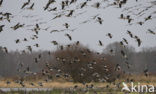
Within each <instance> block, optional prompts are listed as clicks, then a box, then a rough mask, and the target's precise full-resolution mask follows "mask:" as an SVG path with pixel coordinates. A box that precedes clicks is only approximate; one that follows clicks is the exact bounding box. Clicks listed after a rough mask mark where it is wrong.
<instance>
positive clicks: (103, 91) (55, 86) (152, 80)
mask: <svg viewBox="0 0 156 94" xmlns="http://www.w3.org/2000/svg"><path fill="white" fill-rule="evenodd" d="M126 78H129V79H133V82H134V83H138V82H139V83H140V84H141V85H154V86H156V76H149V77H145V76H141V75H138V76H136V75H133V76H126V77H122V79H118V80H116V81H115V83H111V84H110V83H107V82H103V83H95V82H92V83H87V85H88V86H90V85H92V84H93V85H94V88H86V85H83V84H81V83H73V82H67V81H62V80H60V81H59V80H57V81H48V82H45V81H44V80H42V79H40V80H39V79H38V80H25V81H24V84H25V87H26V88H51V89H52V90H48V91H29V92H28V91H27V92H25V91H22V90H19V91H14V90H12V91H9V92H2V91H0V94H127V93H124V92H121V88H122V87H123V86H122V84H121V83H122V82H126ZM7 81H9V82H10V83H9V84H7ZM31 83H33V84H34V85H33V86H32V85H31ZM39 83H42V84H43V86H40V85H39ZM117 83H120V87H119V88H117ZM127 83H128V82H127ZM128 84H130V82H129V83H128ZM75 86H77V88H74V87H75ZM0 88H21V85H20V84H19V83H15V81H14V80H13V79H10V78H8V79H4V78H3V79H1V80H0ZM128 94H139V93H128ZM141 94H149V93H141ZM155 94H156V93H155Z"/></svg>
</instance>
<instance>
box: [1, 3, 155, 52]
mask: <svg viewBox="0 0 156 94" xmlns="http://www.w3.org/2000/svg"><path fill="white" fill-rule="evenodd" d="M3 1H4V2H3V4H2V6H1V7H0V12H3V13H5V12H10V13H12V16H13V17H12V18H11V22H10V23H9V22H8V21H7V20H3V21H0V25H3V24H4V25H5V27H4V30H3V31H2V32H1V33H0V46H3V47H7V48H8V49H9V50H17V49H18V50H23V49H26V46H28V45H31V46H32V47H33V50H54V49H55V48H56V46H54V45H53V44H51V43H50V42H51V41H53V40H56V41H58V43H60V44H64V45H67V44H68V43H73V42H75V41H80V42H81V43H82V44H84V45H86V46H88V47H89V48H91V49H94V50H96V51H102V50H103V49H104V48H105V47H106V46H107V45H108V44H110V43H113V42H115V41H121V40H122V38H126V39H127V40H128V42H129V45H132V46H134V47H135V48H136V50H140V49H142V48H143V47H154V46H156V42H155V40H156V35H152V34H150V33H147V29H151V30H153V31H155V32H156V19H155V18H156V13H153V12H154V11H156V6H153V7H151V8H150V9H149V10H147V11H145V12H143V13H142V14H141V15H140V16H137V15H135V14H137V13H139V12H140V11H142V10H144V9H145V8H146V7H149V6H151V5H152V4H153V3H151V1H155V0H138V2H137V3H136V0H128V2H127V4H126V5H124V6H123V7H122V8H118V7H117V6H109V7H108V4H111V3H112V2H110V1H113V0H109V1H107V0H92V1H89V2H88V3H87V6H85V7H84V8H82V9H77V10H75V12H74V14H73V16H72V17H66V16H62V17H61V18H58V19H54V20H52V19H53V18H54V17H55V16H56V14H60V13H65V15H67V14H68V13H69V10H71V9H75V8H79V7H80V5H81V3H82V2H84V0H77V3H75V4H73V5H71V6H69V7H66V9H65V10H64V12H63V11H62V10H61V9H60V8H61V6H60V4H61V0H57V2H56V3H55V4H51V5H50V7H51V8H54V7H58V10H57V11H55V12H53V11H52V12H48V11H44V9H43V7H45V5H46V3H47V2H48V0H31V3H30V5H31V4H32V3H33V2H34V3H35V5H34V9H33V10H28V9H27V7H29V6H30V5H28V6H26V7H25V9H20V8H21V6H22V5H23V3H24V2H27V0H3ZM98 1H100V2H101V4H102V5H101V7H100V8H99V9H97V8H94V7H93V6H92V5H94V4H95V3H96V2H98ZM155 2H156V1H155ZM125 9H128V10H125ZM121 13H123V14H124V15H131V18H132V19H134V20H132V22H131V23H132V25H130V24H128V22H127V20H122V19H119V17H120V14H121ZM97 14H99V15H98V17H101V18H102V19H103V24H102V25H100V24H99V23H98V22H97V20H96V19H95V20H94V19H92V18H93V16H95V15H97ZM149 15H152V19H151V20H149V21H146V22H145V23H144V24H143V25H142V26H140V25H139V24H137V22H139V21H144V20H145V19H144V18H145V17H148V16H149ZM87 20H89V21H88V22H87V23H84V24H82V22H84V21H87ZM18 22H20V23H21V24H25V26H24V27H23V28H19V29H17V30H16V31H15V30H13V29H12V28H10V27H12V26H14V25H16V24H17V23H18ZM37 23H38V24H39V23H41V24H39V26H40V27H41V28H42V29H45V28H48V27H49V29H48V30H47V31H45V30H40V31H39V34H38V37H39V38H38V39H36V40H31V37H32V36H33V35H34V34H35V33H34V32H32V31H31V30H30V29H33V28H34V27H35V24H37ZM64 23H69V25H70V27H69V29H68V30H65V31H64V32H57V33H55V32H54V33H50V31H52V30H64V29H66V28H65V26H63V24H64ZM31 25H32V26H31ZM73 29H75V30H74V31H70V30H73ZM127 30H129V31H131V32H132V33H133V34H134V35H137V36H138V37H139V38H140V39H141V40H142V45H141V46H140V47H138V45H137V42H136V41H135V40H134V39H132V38H130V37H129V35H128V34H127V33H126V32H127ZM66 33H68V34H70V35H71V36H72V39H73V40H72V41H70V40H69V39H68V38H67V37H66V36H65V34H66ZM107 33H111V34H112V35H113V38H112V39H110V38H109V37H108V36H106V34H107ZM24 38H27V39H28V42H24V41H22V40H23V39H24ZM16 39H20V40H21V42H20V43H19V44H16V43H15V40H16ZM99 40H101V41H102V43H103V44H104V46H102V47H101V46H99V45H98V41H99ZM35 43H38V44H39V45H40V47H39V48H36V47H34V46H33V45H34V44H35Z"/></svg>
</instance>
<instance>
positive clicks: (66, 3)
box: [0, 0, 156, 88]
mask: <svg viewBox="0 0 156 94" xmlns="http://www.w3.org/2000/svg"><path fill="white" fill-rule="evenodd" d="M91 1H92V0H84V1H83V3H81V4H79V6H77V7H76V9H75V10H74V9H73V10H67V9H68V7H70V6H71V5H74V4H75V3H77V2H78V1H77V0H63V1H62V2H61V4H60V5H61V9H59V7H53V8H51V5H53V4H55V3H56V2H57V1H56V0H48V2H47V3H46V5H45V6H44V7H43V10H44V11H47V12H56V11H58V10H62V12H61V13H57V14H55V15H56V16H55V17H54V18H53V19H52V20H55V19H59V18H61V17H67V18H69V19H70V18H71V17H73V14H74V13H75V12H76V11H77V10H83V8H85V7H87V6H88V5H87V3H88V2H91ZM108 1H109V0H101V2H97V3H95V4H93V5H92V7H94V8H96V9H99V8H103V7H102V3H105V2H108ZM127 2H128V1H127V0H113V3H111V4H109V5H108V6H107V7H110V6H115V7H117V8H122V7H123V6H125V5H126V3H127ZM137 2H139V0H136V3H137ZM2 6H3V0H0V7H2ZM34 6H35V3H34V2H31V0H28V1H26V2H24V3H23V5H21V10H24V9H28V10H30V11H33V10H34ZM129 9H130V8H129ZM129 9H125V10H127V11H128V10H129ZM144 11H146V10H144ZM83 13H85V12H83ZM83 13H79V14H78V15H81V14H83ZM140 14H141V13H140ZM13 16H14V14H12V13H9V12H0V21H3V20H6V21H8V22H9V23H10V22H11V20H12V19H13ZM23 17H24V16H23ZM25 17H26V16H25ZM119 18H120V19H121V20H127V22H128V24H133V23H132V22H133V20H134V19H133V18H132V17H131V16H130V15H125V14H121V15H120V17H119ZM151 19H152V14H150V15H149V16H147V17H146V18H145V19H144V21H139V22H137V24H139V25H140V26H142V25H143V24H145V23H146V22H147V21H149V20H151ZM91 20H95V21H96V22H97V23H99V24H100V25H101V24H103V21H104V18H102V17H100V16H99V15H98V14H97V15H95V16H93V17H92V18H91V19H90V18H89V19H88V20H86V21H84V22H82V23H81V24H86V23H89V22H90V21H91ZM40 25H41V23H36V24H35V25H33V26H32V27H33V28H31V29H28V30H30V31H32V32H35V34H34V35H33V36H32V37H31V39H32V40H36V39H38V34H39V32H40V31H41V30H45V31H48V30H49V27H47V28H44V29H43V28H41V27H40ZM63 26H64V29H63V30H51V31H50V33H53V32H63V31H66V30H69V28H70V24H69V23H64V24H63ZM23 27H28V25H26V24H21V23H20V22H18V23H17V24H15V25H13V26H11V27H10V28H11V29H12V30H14V31H16V30H17V29H20V28H23ZM4 28H8V27H5V24H3V25H0V33H2V32H3V31H4ZM75 30H76V29H75V28H74V29H71V30H70V31H75ZM147 31H148V33H150V34H153V35H156V32H154V31H153V30H151V29H148V30H147ZM127 34H128V35H129V36H130V38H132V39H134V40H135V41H136V42H137V44H138V47H139V46H141V44H142V40H141V39H140V38H139V37H138V36H137V35H135V34H133V33H132V32H131V31H130V30H127ZM65 36H66V37H67V38H68V39H69V40H70V41H72V36H71V35H70V34H69V33H66V34H65ZM106 36H107V37H109V38H110V39H112V38H113V35H112V34H111V33H107V35H106ZM122 39H123V40H122V41H120V45H121V46H122V47H126V45H128V44H129V43H128V40H127V39H126V38H122ZM28 40H29V39H27V38H23V39H16V40H15V43H16V44H19V43H21V42H23V41H25V42H26V41H28ZM51 43H52V44H53V45H56V46H58V47H60V49H61V50H63V48H64V46H63V45H60V44H59V43H58V42H57V41H56V40H53V41H51ZM79 44H80V42H79V41H77V42H76V45H79ZM98 44H99V46H103V43H102V41H101V40H99V41H98ZM32 46H35V47H37V48H38V47H40V45H39V44H38V43H36V44H33V45H28V46H26V47H27V50H28V51H29V52H32V51H33V48H32ZM67 47H70V44H68V45H67ZM3 50H4V51H5V52H6V53H8V49H7V47H3ZM27 50H23V51H22V52H23V53H26V52H27ZM110 52H111V53H112V52H113V49H112V50H110ZM48 54H49V55H50V54H51V53H50V51H49V52H48ZM82 54H85V53H82ZM121 55H122V56H123V58H125V59H126V60H127V58H128V57H127V55H126V52H124V51H123V50H121ZM41 57H42V55H41V54H40V55H38V57H37V58H34V61H35V63H38V62H39V59H40V58H41ZM56 59H57V60H59V59H60V58H58V57H57V58H56ZM62 60H64V59H62ZM20 66H21V67H23V65H22V64H20ZM46 66H47V67H49V69H50V70H52V69H51V66H50V65H49V64H48V63H46ZM120 69H121V67H120V64H117V65H116V68H115V70H116V71H118V70H120ZM59 71H61V70H59V69H58V72H59ZM46 72H47V71H45V70H43V71H42V74H43V75H44V74H47V73H46ZM25 73H31V72H30V68H29V67H27V68H26V70H25ZM144 73H145V75H146V76H148V69H146V70H145V71H144ZM32 74H34V75H36V73H32ZM49 76H50V75H49ZM68 76H69V75H68V74H66V75H65V77H68ZM56 77H60V75H59V74H56ZM46 81H47V80H46ZM17 83H19V84H21V86H23V87H24V86H25V85H24V80H23V79H20V80H19V81H17ZM7 84H10V82H9V81H7ZM31 85H32V86H34V83H31ZM39 86H43V84H42V83H41V82H40V83H39ZM87 87H89V88H93V85H91V86H87ZM74 88H77V86H75V87H74Z"/></svg>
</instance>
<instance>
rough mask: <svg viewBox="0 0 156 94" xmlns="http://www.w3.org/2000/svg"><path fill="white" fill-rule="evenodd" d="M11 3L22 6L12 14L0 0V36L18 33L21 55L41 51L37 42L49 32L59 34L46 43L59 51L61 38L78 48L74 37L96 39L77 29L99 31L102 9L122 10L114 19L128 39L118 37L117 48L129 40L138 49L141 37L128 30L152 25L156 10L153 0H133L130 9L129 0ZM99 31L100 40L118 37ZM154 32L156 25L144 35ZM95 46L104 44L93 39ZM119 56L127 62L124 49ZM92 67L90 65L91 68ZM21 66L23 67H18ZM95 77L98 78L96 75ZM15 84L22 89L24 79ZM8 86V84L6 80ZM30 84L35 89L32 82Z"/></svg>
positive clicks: (146, 71) (43, 72)
mask: <svg viewBox="0 0 156 94" xmlns="http://www.w3.org/2000/svg"><path fill="white" fill-rule="evenodd" d="M14 1H16V2H17V4H21V5H18V6H17V7H16V8H17V9H18V10H19V11H18V12H17V13H15V11H16V10H15V11H13V10H12V11H8V10H7V9H4V8H3V7H4V6H6V5H7V3H10V2H12V1H7V0H0V37H3V36H1V35H2V34H3V33H6V32H10V33H15V32H17V33H15V34H14V35H15V36H16V35H17V37H16V39H14V40H13V42H14V43H15V44H16V45H17V46H18V45H20V44H21V45H22V44H25V43H26V45H24V46H25V47H24V48H25V49H23V50H22V52H23V53H26V52H30V53H32V52H33V50H34V49H37V48H40V47H41V45H40V43H39V42H38V41H37V40H40V37H41V35H42V34H43V33H48V34H51V35H53V34H54V35H57V34H60V35H61V36H59V37H57V38H56V37H55V38H54V39H52V40H50V41H49V40H47V41H48V42H49V44H52V46H56V47H60V49H61V50H62V49H63V48H64V45H63V44H61V43H60V40H61V39H62V40H67V39H68V40H67V41H69V42H70V43H72V42H75V43H76V45H79V44H80V42H81V41H80V40H76V39H77V38H75V37H77V36H78V37H79V39H81V37H83V36H85V37H86V39H87V37H89V36H91V37H92V38H93V39H94V37H96V38H98V36H94V35H90V33H92V32H90V33H87V34H83V31H84V30H82V29H80V30H79V27H83V28H85V29H86V28H92V27H94V26H95V27H97V31H96V30H95V31H96V33H99V31H98V30H99V29H98V27H99V28H102V27H103V26H104V25H106V24H107V23H105V20H108V19H105V18H104V17H103V14H105V12H103V11H102V10H106V9H108V10H109V9H110V8H112V9H116V10H121V14H120V15H117V16H118V18H117V19H118V20H121V22H123V23H124V24H125V27H128V28H126V30H125V32H124V34H125V35H127V36H128V37H125V36H124V37H122V36H120V38H121V40H120V41H119V43H120V45H121V46H122V47H126V46H127V45H129V41H130V40H134V42H136V45H137V46H138V47H140V46H141V45H142V44H143V43H144V42H143V41H142V39H141V38H140V37H139V36H140V35H139V34H138V33H135V32H133V31H131V30H129V29H130V27H133V26H139V28H140V26H142V27H143V28H144V26H146V25H145V24H146V23H147V24H153V22H151V21H155V18H156V11H155V10H154V9H155V8H156V6H155V5H156V1H155V0H148V1H147V0H143V1H142V0H133V3H132V4H130V5H131V6H127V5H128V4H129V3H131V2H132V1H130V0H97V1H96V2H95V1H94V0H80V1H78V0H44V1H43V0H40V1H35V0H14ZM18 2H19V3H18ZM39 2H41V3H40V5H39V4H38V3H39ZM45 2H46V3H45ZM42 3H43V4H42ZM4 4H5V5H4ZM7 7H9V6H7ZM88 11H89V12H88ZM38 12H39V13H38ZM40 14H42V15H40ZM112 14H114V13H112ZM112 14H109V16H113V15H112ZM117 14H119V13H117ZM43 15H44V16H43ZM46 15H51V16H46ZM84 15H85V16H84ZM113 17H114V16H113ZM44 19H45V20H44ZM65 21H66V22H65ZM150 22H151V23H150ZM110 23H111V22H110ZM87 24H93V25H92V26H90V27H89V26H88V27H86V25H87ZM112 25H113V24H112ZM72 26H73V27H72ZM57 27H59V28H57ZM110 28H111V26H110ZM112 28H113V27H112ZM95 29H96V28H95ZM102 29H103V30H104V32H105V33H104V36H103V37H105V36H106V38H108V39H109V40H110V41H111V40H114V37H116V36H117V35H116V34H113V33H112V32H110V31H107V29H105V28H102ZM81 30H82V32H81ZM155 30H156V26H155V27H154V25H151V27H150V28H148V29H147V30H145V33H146V34H151V35H156V31H155ZM78 31H80V32H79V33H82V34H80V35H74V34H73V33H76V34H79V33H77V32H78ZM24 32H27V33H24ZM115 32H117V33H121V32H120V31H115ZM143 32H144V31H142V33H143ZM18 33H20V35H19V36H20V37H18ZM28 33H29V34H28ZM142 33H140V34H142ZM23 34H24V35H23ZM26 34H28V35H26ZM100 34H102V33H100ZM43 35H44V34H43ZM72 35H73V36H72ZM152 37H153V36H152ZM7 38H8V37H7ZM7 38H3V39H6V40H7ZM46 38H47V36H44V41H45V40H46ZM108 39H107V40H108ZM34 41H35V42H34ZM84 41H85V40H84ZM3 42H5V40H0V45H1V46H2V47H3V50H4V52H6V53H8V52H9V51H8V48H7V46H3V45H2V44H3ZM27 42H32V43H34V44H30V43H27ZM94 45H98V46H100V47H102V48H104V45H105V42H104V41H103V39H101V38H99V39H98V40H96V42H95V43H94ZM65 46H67V47H70V44H65ZM110 52H111V53H112V52H113V50H110ZM48 54H50V51H49V52H48ZM82 54H83V55H84V56H85V55H86V54H85V52H82ZM121 54H122V56H123V58H125V59H126V60H127V58H128V57H127V55H126V53H125V52H124V51H123V50H121ZM41 57H42V55H41V54H40V55H38V57H36V58H34V62H35V63H38V62H39V59H40V58H41ZM60 59H61V58H59V57H56V60H58V61H59V60H60ZM61 60H62V62H63V61H65V59H61ZM74 61H76V62H79V59H78V58H75V59H74ZM94 64H96V62H94ZM94 64H91V66H92V65H94ZM20 66H23V65H22V64H21V65H20ZM46 66H47V67H49V69H51V66H50V65H49V64H48V63H47V64H46ZM91 66H90V67H91ZM127 66H128V64H127ZM106 67H107V66H106ZM128 67H129V66H128ZM120 69H121V67H120V64H117V65H116V68H115V70H116V71H118V70H120ZM57 70H58V74H56V77H60V74H59V73H60V72H61V70H59V69H57ZM106 70H107V68H106ZM107 71H108V70H107ZM25 73H31V71H30V67H27V68H26V70H25ZM144 73H145V75H146V76H148V69H145V70H144ZM32 74H34V75H35V74H36V73H32ZM42 74H43V75H44V74H47V71H45V70H43V71H42ZM95 75H97V76H98V74H95ZM49 76H50V75H49ZM81 76H83V74H81ZM65 77H69V75H68V74H65ZM108 79H109V78H108ZM17 83H19V84H21V86H22V87H24V86H25V85H24V80H23V79H20V80H19V81H17ZM7 84H10V82H8V81H7ZM31 85H32V86H34V84H33V83H31ZM38 85H39V86H41V87H42V86H43V84H42V82H39V83H38ZM86 87H88V88H93V87H94V86H93V85H91V86H86ZM74 88H77V86H75V87H74Z"/></svg>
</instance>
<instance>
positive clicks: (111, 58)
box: [0, 42, 156, 80]
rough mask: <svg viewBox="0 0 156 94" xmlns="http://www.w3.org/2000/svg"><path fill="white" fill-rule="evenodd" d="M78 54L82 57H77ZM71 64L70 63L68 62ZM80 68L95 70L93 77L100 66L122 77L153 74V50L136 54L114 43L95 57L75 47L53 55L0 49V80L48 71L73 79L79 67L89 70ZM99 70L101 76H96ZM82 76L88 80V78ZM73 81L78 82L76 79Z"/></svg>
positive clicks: (155, 65) (155, 55) (155, 59)
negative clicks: (108, 68) (119, 73)
mask: <svg viewBox="0 0 156 94" xmlns="http://www.w3.org/2000/svg"><path fill="white" fill-rule="evenodd" d="M84 49H85V50H84ZM123 52H124V53H123ZM81 53H82V55H83V56H84V57H83V56H81ZM73 58H74V60H73ZM59 60H61V62H62V63H60V61H59ZM72 60H73V62H71V61H72ZM102 60H105V61H104V62H105V63H104V64H103V63H100V62H103V61H102ZM107 60H108V61H107ZM74 62H81V63H74ZM82 62H84V63H82ZM90 62H92V63H90ZM72 63H73V64H72ZM94 64H96V66H94ZM83 65H85V66H89V68H91V67H93V68H94V70H95V69H96V70H95V71H96V72H95V71H93V72H92V73H91V74H92V75H93V74H94V75H96V76H97V74H100V73H101V75H102V72H103V71H106V70H103V69H104V68H103V67H100V65H102V66H105V65H106V66H107V65H109V66H111V67H110V68H111V72H112V71H114V72H115V70H116V69H117V68H120V67H121V69H120V70H121V71H122V73H127V74H129V73H131V74H133V73H134V74H143V73H144V70H145V69H148V72H149V73H151V74H155V73H156V48H152V49H151V48H150V49H148V48H147V49H143V50H142V51H140V52H136V51H135V48H134V47H131V46H125V47H122V46H121V45H120V43H118V42H115V43H112V44H110V45H108V46H107V47H106V48H105V49H104V50H103V52H102V53H97V52H95V51H92V50H90V49H89V48H87V47H84V46H82V45H80V46H78V47H77V46H72V47H71V48H70V47H66V48H65V50H61V49H57V50H56V51H53V52H49V51H36V52H32V53H30V52H25V53H23V52H20V51H12V52H8V53H5V51H4V49H3V48H2V47H0V77H12V76H24V75H26V74H31V73H32V74H33V73H42V72H43V71H45V70H47V68H48V67H51V68H55V69H57V71H56V73H55V74H57V72H58V71H59V72H60V71H64V74H70V76H73V77H76V76H74V74H75V72H78V71H80V70H79V69H78V68H79V66H80V67H81V68H82V70H86V71H87V70H89V69H87V68H85V67H84V66H83ZM102 68H103V69H102ZM49 69H50V68H49ZM59 69H60V70H59ZM97 69H99V70H97ZM100 69H101V71H102V72H100ZM27 72H31V73H27ZM88 72H91V71H88ZM78 73H80V72H78ZM86 73H87V72H86ZM96 73H97V74H96ZM105 73H107V72H105ZM87 74H88V73H87ZM80 75H84V74H80ZM66 76H67V75H66ZM86 76H87V77H88V76H89V75H86ZM75 79H78V78H77V77H76V78H75ZM88 79H89V78H88ZM88 79H87V80H88Z"/></svg>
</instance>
